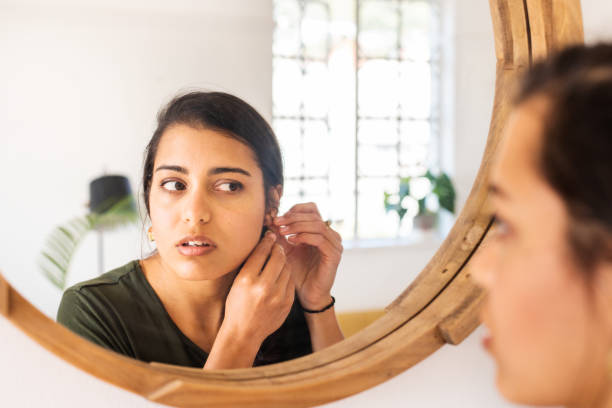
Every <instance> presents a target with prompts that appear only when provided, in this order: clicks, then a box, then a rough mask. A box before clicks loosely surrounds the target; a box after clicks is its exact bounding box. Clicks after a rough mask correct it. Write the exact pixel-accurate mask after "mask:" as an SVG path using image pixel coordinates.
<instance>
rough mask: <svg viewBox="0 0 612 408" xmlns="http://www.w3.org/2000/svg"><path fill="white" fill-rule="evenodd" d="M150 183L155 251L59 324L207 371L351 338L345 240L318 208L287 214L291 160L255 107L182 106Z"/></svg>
mask: <svg viewBox="0 0 612 408" xmlns="http://www.w3.org/2000/svg"><path fill="white" fill-rule="evenodd" d="M142 186H143V191H144V200H145V204H146V208H147V211H148V214H149V217H150V219H151V225H152V226H151V229H150V230H149V237H150V239H151V240H154V241H155V243H156V246H157V250H156V251H155V252H154V253H153V255H151V256H150V257H148V258H146V259H143V260H140V261H138V260H135V261H133V262H130V263H128V264H127V265H124V266H122V267H120V268H118V269H115V270H113V271H111V272H108V273H106V274H104V275H102V276H100V277H98V278H96V279H93V280H89V281H87V282H82V283H80V284H77V285H75V286H73V287H71V288H70V289H68V290H66V292H65V293H64V296H63V298H62V302H61V305H60V308H59V311H58V316H57V320H58V322H60V323H61V324H63V325H65V326H66V327H68V328H69V329H71V330H72V331H74V332H75V333H77V334H79V335H81V336H83V337H85V338H87V339H89V340H91V341H93V342H95V343H96V344H99V345H101V346H103V347H106V348H108V349H111V350H113V351H116V352H118V353H121V354H124V355H127V356H130V357H133V358H137V359H139V360H143V361H157V362H163V363H168V364H177V365H183V366H192V367H202V366H203V367H204V368H206V369H213V368H218V369H221V368H243V367H251V366H253V365H263V364H271V363H277V362H281V361H285V360H289V359H292V358H296V357H300V356H303V355H306V354H308V353H310V352H312V351H313V350H314V351H316V350H320V349H322V348H324V347H327V346H329V345H331V344H334V343H336V342H338V341H340V340H342V338H343V335H342V332H341V331H340V328H339V326H338V323H337V320H336V316H335V312H334V307H333V304H334V299H333V297H332V296H331V294H330V292H331V288H332V285H333V282H334V278H335V274H336V269H337V267H338V263H339V262H340V257H341V253H342V245H341V238H340V235H339V234H338V233H337V232H335V231H334V230H332V229H331V228H330V227H329V225H328V223H326V222H324V221H323V220H322V218H321V216H320V215H319V212H318V210H317V207H316V205H314V204H312V203H309V204H298V205H296V206H294V207H293V208H291V209H290V210H289V211H288V212H287V213H286V214H284V215H282V216H277V215H278V206H279V201H280V197H281V195H282V186H283V168H282V159H281V154H280V150H279V147H278V142H277V140H276V137H275V135H274V133H273V131H272V129H271V128H270V126H269V125H268V124H267V123H266V122H265V120H264V119H263V118H262V117H261V116H260V115H259V114H258V113H257V112H256V111H255V110H254V109H253V108H252V107H251V106H249V105H248V104H246V103H245V102H244V101H242V100H240V99H238V98H236V97H234V96H231V95H228V94H224V93H203V92H194V93H189V94H187V95H183V96H180V97H177V98H175V99H174V100H172V101H171V102H170V103H169V104H168V106H166V107H165V109H163V110H162V111H161V112H160V114H159V116H158V127H157V130H156V131H155V133H154V134H153V137H152V139H151V141H150V142H149V145H148V146H147V149H146V158H145V164H144V171H143V180H142ZM296 294H297V299H295V295H296Z"/></svg>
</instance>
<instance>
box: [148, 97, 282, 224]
mask: <svg viewBox="0 0 612 408" xmlns="http://www.w3.org/2000/svg"><path fill="white" fill-rule="evenodd" d="M175 124H183V125H189V126H192V127H201V128H206V129H213V130H216V131H220V132H223V133H225V134H226V135H227V136H229V137H232V138H234V139H236V140H239V141H240V142H242V143H244V144H245V145H247V146H249V147H250V148H251V150H253V152H254V153H255V157H256V159H257V163H258V165H259V168H260V169H261V171H262V173H263V180H264V189H265V194H266V206H267V207H269V206H271V205H272V200H271V197H270V195H269V194H270V192H269V190H270V187H275V186H278V185H280V186H282V185H283V162H282V158H281V153H280V148H279V146H278V141H277V139H276V136H275V135H274V131H273V130H272V128H271V127H270V125H269V124H268V123H267V122H266V121H265V119H264V118H263V117H261V115H260V114H259V113H257V111H256V110H255V109H253V107H251V106H250V105H249V104H248V103H246V102H245V101H243V100H242V99H240V98H238V97H236V96H233V95H230V94H226V93H223V92H190V93H188V94H185V95H179V96H177V97H175V98H174V99H172V100H171V101H170V102H169V103H168V104H167V105H166V106H165V107H164V108H163V109H162V110H161V111H160V112H159V113H158V115H157V129H155V133H153V137H152V138H151V140H150V141H149V144H148V145H147V148H146V150H145V161H144V170H143V175H142V187H143V192H144V193H143V194H144V202H145V206H146V208H147V213H150V210H149V195H150V193H151V180H152V179H153V170H154V169H153V165H154V163H155V156H156V155H157V148H158V146H159V141H160V140H161V137H162V135H163V134H164V132H165V131H166V129H168V127H170V126H172V125H175Z"/></svg>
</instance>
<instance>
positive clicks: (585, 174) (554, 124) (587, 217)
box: [516, 44, 612, 271]
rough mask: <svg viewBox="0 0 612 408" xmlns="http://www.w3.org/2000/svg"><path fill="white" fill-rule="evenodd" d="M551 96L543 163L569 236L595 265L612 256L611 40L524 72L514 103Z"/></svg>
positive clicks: (579, 254)
mask: <svg viewBox="0 0 612 408" xmlns="http://www.w3.org/2000/svg"><path fill="white" fill-rule="evenodd" d="M538 95H543V96H545V97H547V98H548V101H549V108H548V111H547V113H546V117H545V120H544V135H543V142H542V148H541V152H540V157H539V166H540V168H541V171H542V174H543V176H544V178H545V179H546V181H547V182H548V183H549V184H550V185H551V186H552V188H553V189H554V190H555V191H556V192H557V193H559V195H560V196H561V198H562V200H563V201H564V202H565V204H566V206H567V208H568V212H569V215H570V227H569V230H568V240H569V244H570V248H571V250H572V251H573V254H574V257H575V259H576V260H577V261H578V264H579V265H580V266H582V267H584V269H585V270H587V271H591V270H592V269H593V267H594V266H595V265H597V263H599V262H600V261H604V260H610V259H612V179H611V177H612V45H608V44H599V45H595V46H583V45H582V46H572V47H570V48H567V49H565V50H563V51H561V52H560V53H558V54H556V55H554V56H552V57H551V58H549V59H547V60H544V61H541V62H539V63H537V64H535V65H534V66H533V68H532V69H531V70H530V71H529V72H528V73H527V75H526V76H525V78H524V80H523V82H522V86H521V88H520V91H519V94H518V97H517V99H516V104H519V103H522V102H524V101H526V100H528V99H530V98H531V97H534V96H538Z"/></svg>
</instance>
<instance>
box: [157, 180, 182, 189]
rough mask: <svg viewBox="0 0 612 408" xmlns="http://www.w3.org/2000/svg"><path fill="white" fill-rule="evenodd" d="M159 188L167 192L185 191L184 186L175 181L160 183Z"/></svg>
mask: <svg viewBox="0 0 612 408" xmlns="http://www.w3.org/2000/svg"><path fill="white" fill-rule="evenodd" d="M161 186H162V187H163V188H164V189H166V190H169V191H181V190H185V188H186V187H185V184H183V183H181V182H180V181H176V180H168V181H164V182H163V183H161Z"/></svg>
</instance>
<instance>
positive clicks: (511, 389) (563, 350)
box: [490, 250, 587, 403]
mask: <svg viewBox="0 0 612 408" xmlns="http://www.w3.org/2000/svg"><path fill="white" fill-rule="evenodd" d="M521 252H522V253H521V254H520V256H517V255H515V256H512V257H508V258H507V262H506V263H505V264H504V265H503V266H502V267H501V268H502V271H501V272H500V273H499V274H498V276H497V277H496V279H495V282H494V284H493V287H492V288H491V292H492V293H491V298H490V312H491V318H492V320H493V322H492V326H493V327H494V328H495V332H494V337H495V340H494V341H495V353H496V357H497V358H498V362H499V378H498V380H499V382H500V388H501V389H502V391H504V394H506V396H508V397H510V398H511V399H514V400H516V401H522V402H526V403H534V402H536V400H535V399H534V398H543V400H541V401H537V402H538V403H540V402H541V403H551V402H552V403H554V401H553V400H554V399H556V398H558V397H560V396H562V393H563V392H566V390H568V389H571V384H572V382H573V381H574V378H573V377H574V375H575V374H574V373H576V372H577V370H579V365H580V360H581V358H582V353H583V352H584V347H585V341H586V339H585V338H584V336H583V334H584V332H585V330H584V324H585V321H586V320H585V318H586V312H587V310H586V309H585V308H584V307H583V306H585V302H584V301H585V298H584V293H583V291H582V288H581V285H580V284H579V282H577V281H576V278H575V277H574V276H575V275H576V274H575V271H572V270H571V269H570V268H569V267H568V263H567V262H563V256H562V254H556V253H551V251H549V252H548V253H542V252H541V251H533V252H531V251H529V250H525V251H521Z"/></svg>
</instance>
